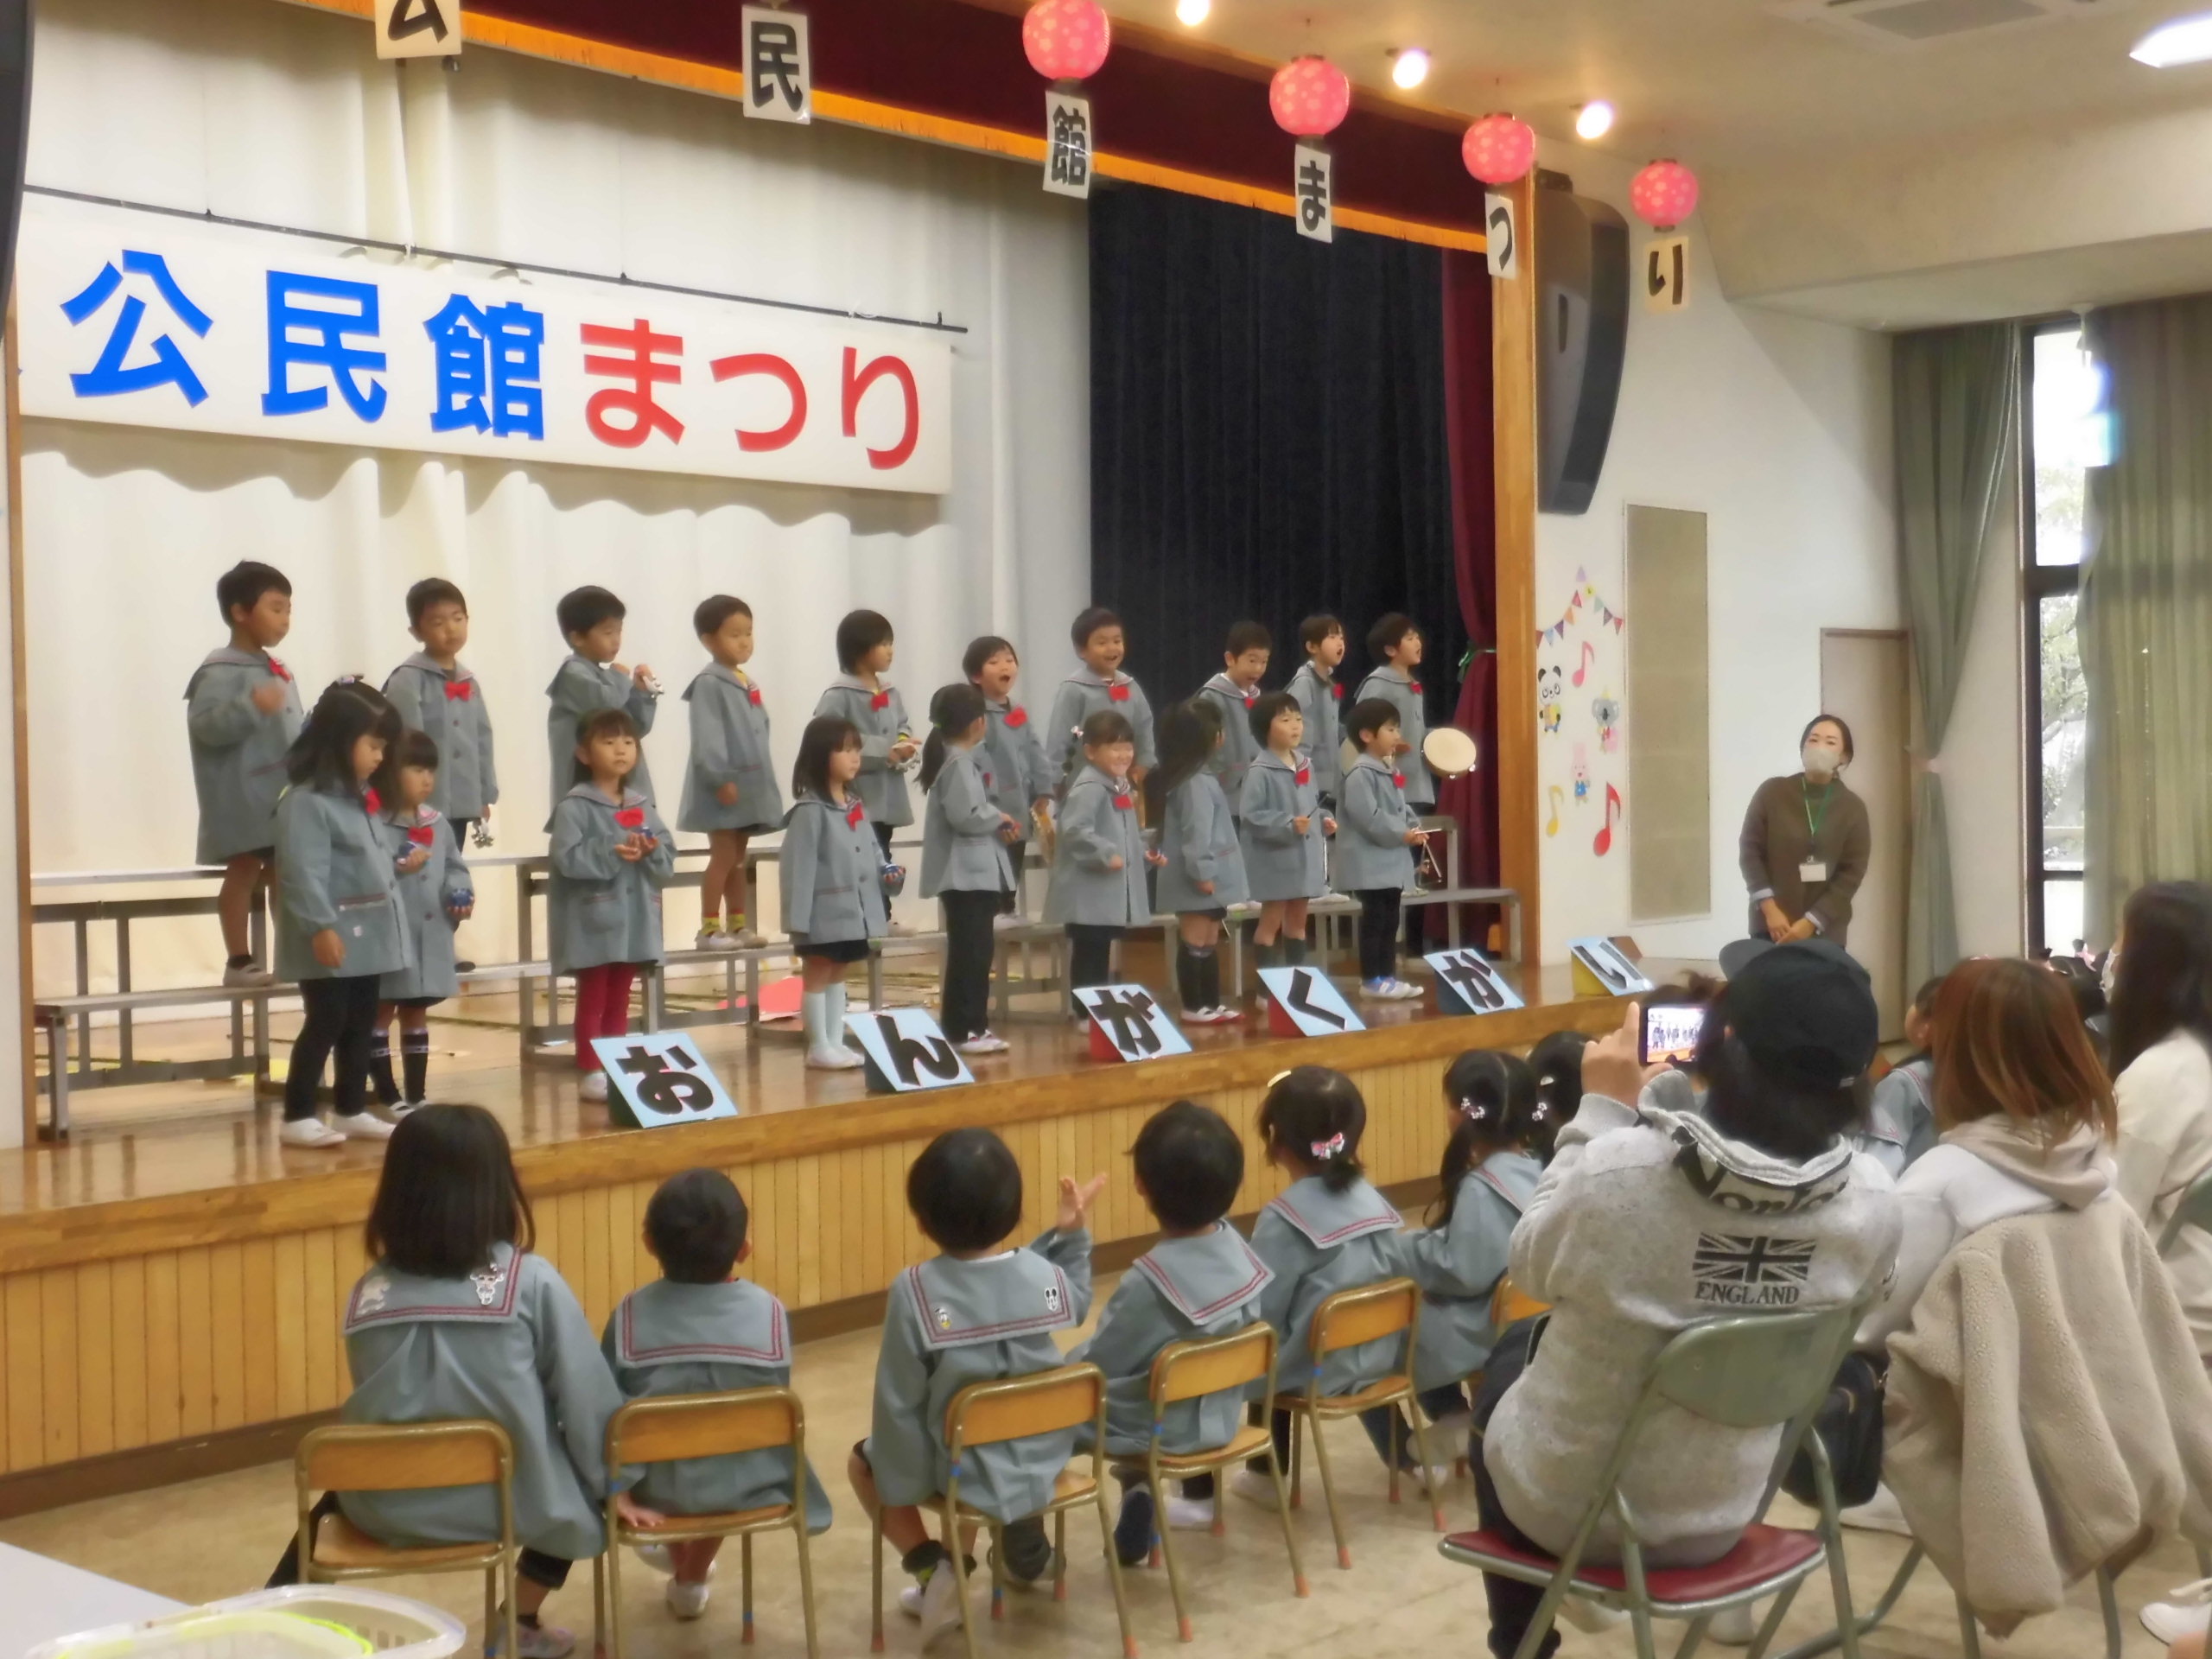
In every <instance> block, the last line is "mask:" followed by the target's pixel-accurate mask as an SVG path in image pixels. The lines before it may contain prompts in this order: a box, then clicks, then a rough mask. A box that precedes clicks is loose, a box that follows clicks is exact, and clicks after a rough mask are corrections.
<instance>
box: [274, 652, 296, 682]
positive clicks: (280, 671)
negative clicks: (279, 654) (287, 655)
mask: <svg viewBox="0 0 2212 1659" xmlns="http://www.w3.org/2000/svg"><path fill="white" fill-rule="evenodd" d="M269 671H270V673H271V674H274V675H275V676H276V677H277V678H278V679H280V680H289V679H290V678H291V677H292V671H291V670H290V669H289V668H287V667H285V666H284V664H282V663H280V662H278V661H277V659H276V658H274V657H271V658H270V659H269Z"/></svg>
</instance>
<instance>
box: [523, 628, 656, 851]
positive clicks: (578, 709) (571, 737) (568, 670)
mask: <svg viewBox="0 0 2212 1659" xmlns="http://www.w3.org/2000/svg"><path fill="white" fill-rule="evenodd" d="M553 614H554V618H555V620H557V621H558V622H559V623H560V625H561V637H562V638H563V639H565V640H567V641H568V642H569V657H568V659H567V660H566V661H564V662H563V664H561V668H560V671H559V672H558V673H556V674H555V675H554V676H553V683H551V684H550V685H549V686H547V687H546V688H545V696H546V697H547V699H548V700H549V702H550V703H551V705H552V706H551V707H550V709H548V710H547V711H546V716H545V737H546V749H547V752H548V753H549V754H550V757H551V765H550V767H549V768H548V770H547V772H546V783H547V785H548V786H549V787H550V790H551V791H552V796H553V805H554V806H555V807H556V808H557V807H558V806H559V805H560V804H561V803H562V802H563V801H564V800H566V799H567V798H568V795H569V789H570V787H571V786H572V785H574V784H575V779H576V743H577V741H578V739H579V736H580V734H581V733H582V728H583V722H584V721H585V720H586V719H587V718H588V717H589V716H590V715H595V714H597V713H598V712H599V711H600V710H601V709H623V710H624V711H626V713H627V714H628V715H629V716H630V723H631V724H632V725H633V726H635V727H636V728H638V729H637V736H638V737H639V740H640V741H639V744H638V764H637V766H636V767H635V768H634V769H632V772H631V773H630V775H629V778H628V779H627V780H626V783H627V786H628V787H629V788H631V789H632V790H634V791H637V792H638V793H639V794H640V795H642V796H644V797H645V799H646V800H647V801H648V802H650V801H652V798H653V779H652V773H651V772H648V771H647V770H646V769H645V743H644V741H642V740H643V739H644V737H645V734H646V733H647V732H650V731H651V730H652V728H653V711H654V709H655V708H656V707H657V706H658V698H659V696H660V688H659V687H658V685H656V684H655V683H654V682H653V671H652V670H651V669H650V668H647V667H646V666H645V664H643V663H639V664H638V665H637V667H636V668H634V669H628V668H625V667H623V666H622V664H620V663H618V662H616V661H615V660H614V659H615V658H617V657H619V656H620V655H621V654H622V620H623V618H624V617H626V616H627V615H628V614H629V608H628V607H626V606H625V605H624V604H623V603H622V601H620V600H619V599H617V598H616V597H615V596H614V595H613V594H610V593H608V592H607V589H606V588H573V589H571V590H570V591H569V592H568V593H565V594H562V595H561V602H560V603H559V604H558V605H557V606H556V607H554V610H553ZM546 827H547V828H549V829H550V828H551V827H552V818H551V817H550V815H549V816H548V817H547V819H546Z"/></svg>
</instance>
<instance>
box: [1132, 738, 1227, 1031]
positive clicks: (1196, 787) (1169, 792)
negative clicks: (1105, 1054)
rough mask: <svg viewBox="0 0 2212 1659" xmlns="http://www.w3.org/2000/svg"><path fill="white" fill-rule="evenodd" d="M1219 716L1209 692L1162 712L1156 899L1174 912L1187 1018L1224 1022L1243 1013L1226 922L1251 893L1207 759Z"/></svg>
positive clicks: (1178, 985) (1178, 987) (1179, 991)
mask: <svg viewBox="0 0 2212 1659" xmlns="http://www.w3.org/2000/svg"><path fill="white" fill-rule="evenodd" d="M1220 722H1221V715H1220V714H1219V712H1218V711H1217V708H1216V706H1215V704H1214V702H1213V701H1212V700H1211V698H1204V699H1202V698H1197V697H1194V698H1192V700H1191V701H1190V702H1179V703H1177V704H1176V705H1175V706H1174V707H1173V708H1172V709H1168V710H1167V712H1166V714H1164V715H1161V716H1160V770H1159V772H1156V773H1155V774H1154V778H1153V782H1154V784H1156V785H1158V786H1159V788H1160V791H1161V793H1162V795H1163V797H1164V798H1165V799H1166V806H1165V808H1164V809H1163V810H1162V811H1161V812H1160V856H1161V857H1162V858H1163V859H1164V860H1166V862H1164V863H1163V864H1161V865H1160V877H1159V887H1158V893H1157V898H1156V902H1157V903H1158V905H1159V906H1160V909H1162V910H1165V911H1172V912H1174V915H1175V924H1176V950H1175V994H1176V997H1177V999H1178V1000H1179V1001H1180V1002H1181V1003H1182V1005H1183V1007H1182V1015H1183V1020H1184V1023H1185V1024H1186V1025H1198V1026H1212V1025H1221V1024H1224V1023H1225V1022H1228V1021H1230V1020H1236V1019H1239V1018H1241V1017H1242V1016H1241V1015H1239V1014H1237V1012H1236V1010H1235V1009H1234V1008H1231V1007H1227V1006H1226V1005H1224V1002H1223V1001H1222V995H1221V957H1220V943H1221V924H1222V918H1223V917H1224V915H1226V914H1227V913H1228V909H1229V906H1231V905H1241V904H1243V903H1244V902H1245V900H1246V899H1249V897H1250V896H1251V894H1250V892H1249V888H1248V887H1247V885H1246V882H1245V880H1244V849H1243V843H1242V842H1239V841H1238V840H1237V838H1236V819H1235V818H1234V817H1231V816H1230V810H1229V802H1228V800H1227V799H1226V798H1224V796H1223V794H1222V792H1221V781H1220V779H1217V778H1216V777H1215V776H1214V775H1213V773H1212V772H1209V771H1207V770H1205V762H1206V760H1207V759H1208V758H1209V757H1210V756H1211V755H1212V754H1213V753H1215V751H1216V750H1217V749H1218V748H1219V747H1220V746H1221V741H1222V734H1221V723H1220Z"/></svg>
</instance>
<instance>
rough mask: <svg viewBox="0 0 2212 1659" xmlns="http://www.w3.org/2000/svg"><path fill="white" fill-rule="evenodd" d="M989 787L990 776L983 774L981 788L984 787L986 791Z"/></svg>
mask: <svg viewBox="0 0 2212 1659" xmlns="http://www.w3.org/2000/svg"><path fill="white" fill-rule="evenodd" d="M990 786H991V774H990V773H989V772H985V773H984V774H983V787H984V788H985V789H988V788H989V787H990Z"/></svg>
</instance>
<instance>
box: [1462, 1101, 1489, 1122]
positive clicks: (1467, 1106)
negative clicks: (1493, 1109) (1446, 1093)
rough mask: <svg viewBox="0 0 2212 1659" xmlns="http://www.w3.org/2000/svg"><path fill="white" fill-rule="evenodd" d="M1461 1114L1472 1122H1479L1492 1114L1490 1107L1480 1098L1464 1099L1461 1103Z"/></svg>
mask: <svg viewBox="0 0 2212 1659" xmlns="http://www.w3.org/2000/svg"><path fill="white" fill-rule="evenodd" d="M1459 1116H1462V1117H1464V1118H1465V1119H1466V1120H1467V1121H1468V1122H1470V1123H1479V1122H1482V1121H1483V1120H1484V1118H1486V1117H1488V1116H1490V1108H1489V1107H1488V1106H1485V1105H1484V1103H1482V1102H1481V1101H1479V1100H1462V1101H1461V1102H1460V1103H1459Z"/></svg>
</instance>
